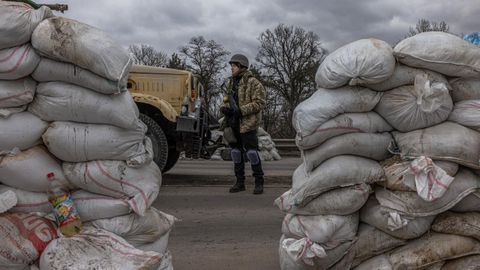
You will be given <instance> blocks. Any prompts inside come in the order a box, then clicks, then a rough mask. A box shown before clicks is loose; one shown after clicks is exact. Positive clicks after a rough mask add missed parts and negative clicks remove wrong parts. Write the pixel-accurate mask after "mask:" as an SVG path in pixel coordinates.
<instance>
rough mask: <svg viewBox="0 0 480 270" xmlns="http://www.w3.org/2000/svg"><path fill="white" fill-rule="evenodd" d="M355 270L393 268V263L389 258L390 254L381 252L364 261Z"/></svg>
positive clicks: (385, 269)
mask: <svg viewBox="0 0 480 270" xmlns="http://www.w3.org/2000/svg"><path fill="white" fill-rule="evenodd" d="M353 269H354V270H372V269H375V270H393V267H392V264H391V263H390V261H389V259H388V255H386V254H381V255H378V256H376V257H373V258H370V259H368V260H366V261H364V262H362V263H361V264H360V265H358V266H357V267H355V268H353Z"/></svg>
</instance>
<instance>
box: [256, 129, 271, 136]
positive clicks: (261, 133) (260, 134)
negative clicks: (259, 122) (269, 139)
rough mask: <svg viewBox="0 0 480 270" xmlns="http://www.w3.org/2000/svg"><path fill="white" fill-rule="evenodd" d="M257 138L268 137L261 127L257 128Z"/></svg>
mask: <svg viewBox="0 0 480 270" xmlns="http://www.w3.org/2000/svg"><path fill="white" fill-rule="evenodd" d="M257 136H258V137H262V136H270V134H268V132H267V131H265V129H263V128H262V127H259V128H257Z"/></svg>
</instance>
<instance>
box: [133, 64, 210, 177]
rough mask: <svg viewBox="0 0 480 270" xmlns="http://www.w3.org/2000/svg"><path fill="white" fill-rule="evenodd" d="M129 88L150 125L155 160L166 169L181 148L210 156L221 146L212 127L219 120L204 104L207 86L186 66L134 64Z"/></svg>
mask: <svg viewBox="0 0 480 270" xmlns="http://www.w3.org/2000/svg"><path fill="white" fill-rule="evenodd" d="M127 88H128V90H129V91H130V93H131V94H132V96H133V99H134V100H135V103H136V104H137V106H138V109H139V111H140V119H141V120H142V121H143V122H144V123H145V124H146V125H147V126H148V131H147V136H148V137H149V138H150V139H151V140H152V144H153V151H154V154H155V158H154V161H155V163H157V165H158V166H159V168H160V169H161V170H162V172H166V171H168V170H169V169H171V168H172V167H173V166H174V165H175V163H176V162H177V160H178V158H179V155H180V152H181V151H185V153H186V156H187V157H191V158H209V157H210V156H211V154H212V153H213V151H215V149H216V148H217V147H218V142H216V141H212V140H211V132H210V130H211V129H215V128H217V127H218V126H219V125H218V122H217V121H216V120H215V118H213V117H212V116H210V114H209V113H208V110H207V109H206V108H205V106H204V104H203V98H202V97H203V95H204V93H203V92H204V91H203V86H202V84H201V83H200V82H199V80H198V77H196V76H194V75H193V74H192V73H191V72H189V71H185V70H177V69H170V68H159V67H151V66H143V65H134V66H133V67H132V69H131V71H130V74H129V77H128V83H127Z"/></svg>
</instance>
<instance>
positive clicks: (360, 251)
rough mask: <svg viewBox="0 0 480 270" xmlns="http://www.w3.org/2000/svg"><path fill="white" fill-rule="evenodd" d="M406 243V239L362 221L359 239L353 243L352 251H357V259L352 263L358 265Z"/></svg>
mask: <svg viewBox="0 0 480 270" xmlns="http://www.w3.org/2000/svg"><path fill="white" fill-rule="evenodd" d="M406 243H407V241H406V240H403V239H398V238H395V237H393V236H391V235H389V234H387V233H384V232H382V231H381V230H378V229H377V228H375V227H373V226H370V225H368V224H365V223H360V225H359V226H358V235H357V241H356V242H355V244H353V248H352V251H353V252H354V253H355V259H354V260H353V263H352V265H353V266H357V265H359V264H360V263H361V262H363V261H365V260H367V259H370V258H372V257H374V256H376V255H379V254H382V253H386V252H388V251H390V250H392V249H394V248H396V247H399V246H402V245H405V244H406ZM375 269H376V268H375Z"/></svg>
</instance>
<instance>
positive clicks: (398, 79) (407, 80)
mask: <svg viewBox="0 0 480 270" xmlns="http://www.w3.org/2000/svg"><path fill="white" fill-rule="evenodd" d="M423 74H425V75H426V76H427V78H428V80H429V81H431V82H432V83H444V84H445V85H446V86H447V87H449V85H448V81H447V79H446V78H445V77H444V76H443V75H442V74H440V73H437V72H434V71H430V70H426V69H418V68H413V67H409V66H405V65H402V64H399V63H397V65H396V66H395V71H394V72H393V74H392V76H390V77H389V78H388V79H386V80H385V81H383V82H381V83H376V84H365V85H362V86H364V87H367V88H369V89H372V90H375V91H388V90H391V89H394V88H397V87H400V86H404V85H413V84H414V82H415V77H416V76H418V75H423Z"/></svg>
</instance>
